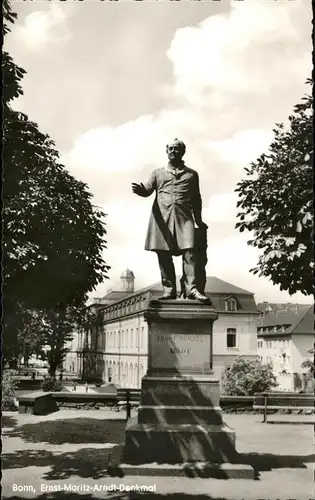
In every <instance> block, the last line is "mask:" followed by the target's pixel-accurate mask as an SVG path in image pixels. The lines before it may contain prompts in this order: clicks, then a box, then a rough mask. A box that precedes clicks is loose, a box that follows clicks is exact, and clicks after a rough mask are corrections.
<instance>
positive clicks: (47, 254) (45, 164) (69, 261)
mask: <svg viewBox="0 0 315 500" xmlns="http://www.w3.org/2000/svg"><path fill="white" fill-rule="evenodd" d="M3 16H4V28H3V32H4V34H6V33H8V31H10V30H9V23H13V22H14V20H15V19H16V14H15V13H14V12H13V11H12V9H11V7H10V4H9V3H8V1H7V0H6V1H5V2H4V4H3ZM24 74H25V70H23V69H22V68H20V67H18V66H17V65H16V64H15V62H14V61H13V59H12V58H11V56H10V55H9V54H8V53H7V52H6V51H4V52H3V117H4V121H3V164H4V172H3V181H4V182H3V192H2V200H3V296H4V301H3V310H4V314H3V340H4V342H3V350H4V358H5V360H7V361H12V360H16V359H17V357H18V355H19V354H20V347H21V344H20V343H19V335H23V332H24V331H26V329H27V327H29V326H30V323H32V322H33V320H34V318H32V319H31V321H30V315H29V311H37V313H35V315H36V314H37V315H38V314H39V315H42V318H43V321H45V318H47V316H49V315H51V314H54V315H55V317H56V318H58V319H57V321H56V322H55V324H56V325H57V324H58V327H57V326H56V328H57V331H58V334H56V335H57V337H58V342H57V343H58V345H59V344H60V342H62V340H61V333H60V332H61V327H60V321H63V320H64V321H65V325H67V326H65V328H64V330H63V331H64V332H68V325H69V317H70V315H71V314H72V313H73V312H74V314H73V315H72V320H71V321H72V323H73V322H75V321H76V319H77V317H78V316H79V315H80V311H81V310H82V308H84V306H85V303H86V300H87V297H88V293H89V292H90V291H92V290H93V289H94V287H95V286H96V285H97V284H99V283H100V282H102V281H103V279H104V278H107V270H108V266H107V265H106V263H105V262H104V260H103V251H104V249H105V248H106V242H105V240H104V236H105V234H106V229H105V224H104V217H105V214H104V213H103V212H102V211H101V210H100V209H99V208H97V207H95V206H93V204H92V202H91V199H92V195H91V193H90V192H89V190H88V189H87V186H86V184H84V183H83V182H81V181H78V180H76V179H75V178H74V177H72V176H71V175H70V174H69V173H68V172H67V170H66V169H65V167H64V166H63V165H62V164H61V163H60V161H59V153H58V151H57V150H56V149H55V144H54V142H53V141H52V140H51V139H50V138H49V137H48V135H45V134H43V133H41V132H40V131H39V129H38V126H37V124H36V123H34V122H32V121H30V120H29V119H28V117H27V116H26V115H25V114H24V113H20V112H18V111H15V110H14V109H13V108H12V107H11V102H12V100H13V99H14V98H17V97H18V96H19V95H21V94H22V93H23V91H22V88H21V80H22V78H23V75H24ZM66 335H67V334H65V337H66ZM33 340H34V339H33ZM35 344H36V342H35ZM37 347H38V345H37ZM37 347H36V348H37Z"/></svg>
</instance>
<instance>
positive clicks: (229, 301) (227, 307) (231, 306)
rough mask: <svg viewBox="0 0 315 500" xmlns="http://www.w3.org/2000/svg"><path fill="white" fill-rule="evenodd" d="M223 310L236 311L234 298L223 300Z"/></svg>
mask: <svg viewBox="0 0 315 500" xmlns="http://www.w3.org/2000/svg"><path fill="white" fill-rule="evenodd" d="M225 310H226V311H229V312H234V311H237V302H236V299H233V298H231V299H227V300H226V301H225Z"/></svg>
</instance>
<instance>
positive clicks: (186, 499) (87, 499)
mask: <svg viewBox="0 0 315 500" xmlns="http://www.w3.org/2000/svg"><path fill="white" fill-rule="evenodd" d="M101 495H104V492H101ZM82 498H84V500H95V499H97V498H100V497H97V492H95V496H93V495H89V494H84V495H80V494H79V493H69V492H55V493H44V494H42V495H39V496H36V497H33V498H32V500H52V499H54V500H80V499H82ZM102 498H104V497H103V496H102ZM151 498H152V499H154V500H166V499H168V500H226V498H225V497H213V496H210V495H200V494H195V495H194V494H193V495H190V494H187V493H166V494H165V495H161V494H160V493H138V492H117V493H116V492H115V493H108V494H106V500H150V499H151ZM2 500H23V497H20V496H12V497H11V496H10V497H2Z"/></svg>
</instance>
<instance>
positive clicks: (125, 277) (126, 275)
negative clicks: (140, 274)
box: [120, 268, 135, 293]
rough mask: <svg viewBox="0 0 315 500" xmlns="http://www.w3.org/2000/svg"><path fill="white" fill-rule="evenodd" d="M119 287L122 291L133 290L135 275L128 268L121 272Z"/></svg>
mask: <svg viewBox="0 0 315 500" xmlns="http://www.w3.org/2000/svg"><path fill="white" fill-rule="evenodd" d="M120 279H121V289H122V290H123V291H124V292H130V293H132V292H134V291H135V275H134V274H133V272H132V271H130V269H128V268H127V269H126V270H125V271H123V272H122V274H121V276H120Z"/></svg>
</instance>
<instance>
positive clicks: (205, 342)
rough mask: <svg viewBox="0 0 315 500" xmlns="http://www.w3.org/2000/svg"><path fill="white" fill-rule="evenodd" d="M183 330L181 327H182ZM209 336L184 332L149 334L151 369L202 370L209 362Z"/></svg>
mask: <svg viewBox="0 0 315 500" xmlns="http://www.w3.org/2000/svg"><path fill="white" fill-rule="evenodd" d="M173 328H174V327H173ZM182 328H183V325H182ZM209 353H210V335H209V334H208V333H196V334H194V333H193V334H186V333H185V332H176V333H167V332H165V331H164V332H160V331H153V332H152V333H151V367H152V368H166V369H170V368H174V369H185V368H187V369H189V368H196V367H198V368H204V367H205V366H207V364H208V363H207V362H208V361H209Z"/></svg>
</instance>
